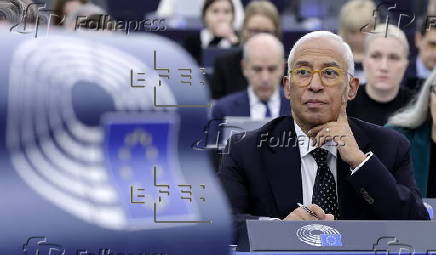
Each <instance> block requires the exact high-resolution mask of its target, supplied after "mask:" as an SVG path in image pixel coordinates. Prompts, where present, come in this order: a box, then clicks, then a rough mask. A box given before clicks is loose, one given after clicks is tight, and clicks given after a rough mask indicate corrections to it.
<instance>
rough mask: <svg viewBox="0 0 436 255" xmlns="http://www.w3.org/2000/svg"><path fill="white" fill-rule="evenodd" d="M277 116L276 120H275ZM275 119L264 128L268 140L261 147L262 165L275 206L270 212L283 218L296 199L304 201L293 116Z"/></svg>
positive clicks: (295, 204) (292, 207) (294, 206)
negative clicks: (274, 211) (275, 209)
mask: <svg viewBox="0 0 436 255" xmlns="http://www.w3.org/2000/svg"><path fill="white" fill-rule="evenodd" d="M276 120H278V121H277V123H274V121H276ZM274 121H273V122H272V123H273V125H271V127H270V128H269V129H267V130H265V131H266V132H263V134H268V135H267V137H268V140H267V141H268V142H267V143H263V144H262V146H261V148H260V149H261V155H262V163H263V165H262V167H263V169H264V171H265V173H266V176H267V178H268V181H269V183H270V187H271V191H272V194H273V198H274V201H275V208H277V212H276V213H273V215H278V217H280V218H283V217H285V216H287V215H288V214H289V213H290V212H291V211H293V210H294V209H295V208H296V207H297V202H302V201H303V194H302V184H301V159H300V152H299V149H298V144H296V143H295V142H296V136H295V131H294V121H293V119H292V118H291V117H289V116H286V117H280V118H277V119H275V120H274ZM274 124H275V125H274ZM261 134H262V133H261ZM261 138H262V137H261ZM264 140H265V138H264ZM258 144H259V143H258ZM266 144H267V145H266ZM295 145H297V146H295Z"/></svg>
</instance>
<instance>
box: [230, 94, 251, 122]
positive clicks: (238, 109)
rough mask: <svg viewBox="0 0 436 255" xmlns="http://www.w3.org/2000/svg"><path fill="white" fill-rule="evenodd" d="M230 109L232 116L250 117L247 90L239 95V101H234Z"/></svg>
mask: <svg viewBox="0 0 436 255" xmlns="http://www.w3.org/2000/svg"><path fill="white" fill-rule="evenodd" d="M232 108H233V109H231V110H232V113H231V115H232V116H250V100H249V99H248V91H247V90H245V91H244V92H243V93H241V97H240V100H236V101H235V103H234V104H233V107H232Z"/></svg>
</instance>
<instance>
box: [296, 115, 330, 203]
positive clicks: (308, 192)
mask: <svg viewBox="0 0 436 255" xmlns="http://www.w3.org/2000/svg"><path fill="white" fill-rule="evenodd" d="M294 125H295V134H296V135H297V141H298V147H299V149H300V157H301V181H302V187H303V205H309V204H311V203H312V194H313V185H314V184H315V177H316V172H317V170H318V165H317V164H316V162H315V159H314V158H313V157H312V155H311V154H310V152H311V151H312V150H314V149H316V147H314V146H312V144H311V142H310V139H309V137H308V136H307V135H306V134H305V133H304V132H303V130H301V128H300V127H299V126H298V125H297V123H295V121H294ZM321 148H323V149H325V150H327V151H328V152H329V153H328V156H327V161H328V164H329V168H330V171H331V172H332V174H333V176H334V177H335V182H336V187H337V186H338V184H337V174H336V154H337V149H336V146H335V143H334V142H332V141H329V142H327V143H325V144H324V145H323V146H322V147H321ZM337 192H338V190H337V188H336V197H337V195H338V193H337Z"/></svg>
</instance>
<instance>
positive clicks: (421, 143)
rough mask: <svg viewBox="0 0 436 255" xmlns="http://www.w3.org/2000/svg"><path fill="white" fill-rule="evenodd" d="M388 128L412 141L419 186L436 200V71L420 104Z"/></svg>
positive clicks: (403, 112)
mask: <svg viewBox="0 0 436 255" xmlns="http://www.w3.org/2000/svg"><path fill="white" fill-rule="evenodd" d="M387 126H389V127H391V128H394V129H395V130H397V131H399V132H400V133H402V134H404V135H405V136H406V137H407V138H408V139H409V141H410V145H411V149H410V152H411V154H412V161H413V166H414V168H415V179H416V184H417V186H418V188H419V189H420V191H421V194H422V196H423V197H431V198H436V70H433V72H432V73H431V74H430V76H429V77H428V78H427V80H426V81H425V82H424V85H423V87H422V88H421V90H420V92H419V94H418V97H417V100H416V102H415V103H413V104H411V105H409V106H407V107H405V108H404V109H403V110H401V111H400V112H398V113H397V114H395V115H393V116H392V117H391V118H389V121H388V124H387Z"/></svg>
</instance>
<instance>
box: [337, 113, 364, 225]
mask: <svg viewBox="0 0 436 255" xmlns="http://www.w3.org/2000/svg"><path fill="white" fill-rule="evenodd" d="M357 122H358V121H356V120H355V119H353V118H348V123H349V125H350V128H351V131H352V132H353V135H354V137H355V139H356V142H357V144H358V145H359V148H360V150H362V151H363V152H364V153H366V152H368V151H367V149H368V147H369V139H368V137H367V136H366V134H365V132H364V130H362V128H360V126H359V125H358V123H357ZM337 155H338V157H337V161H336V172H337V187H338V203H339V211H340V214H341V215H342V217H344V216H350V215H354V214H355V213H354V212H353V211H354V208H352V207H350V206H348V207H347V206H346V205H352V204H355V203H356V201H355V196H354V193H355V192H354V190H353V187H352V186H351V184H350V183H348V182H347V178H348V177H349V176H350V175H351V170H350V166H349V165H348V164H347V163H345V161H343V160H342V158H341V155H340V153H339V151H338V153H337ZM357 213H359V212H357Z"/></svg>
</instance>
